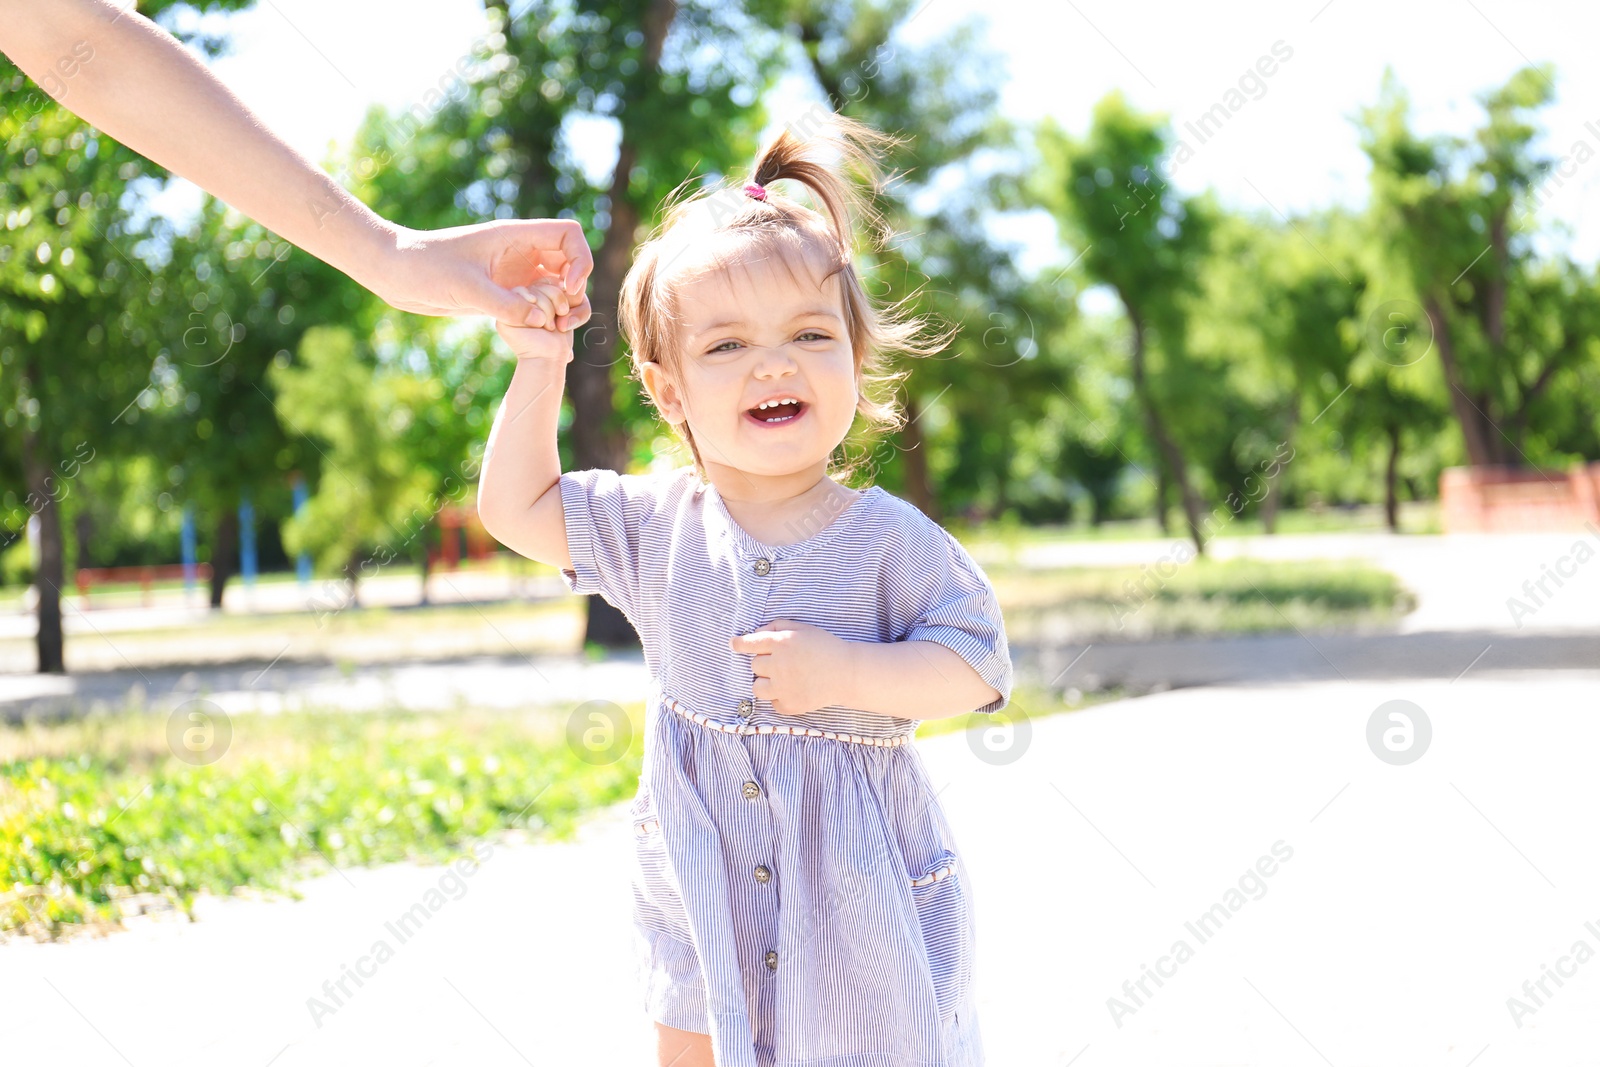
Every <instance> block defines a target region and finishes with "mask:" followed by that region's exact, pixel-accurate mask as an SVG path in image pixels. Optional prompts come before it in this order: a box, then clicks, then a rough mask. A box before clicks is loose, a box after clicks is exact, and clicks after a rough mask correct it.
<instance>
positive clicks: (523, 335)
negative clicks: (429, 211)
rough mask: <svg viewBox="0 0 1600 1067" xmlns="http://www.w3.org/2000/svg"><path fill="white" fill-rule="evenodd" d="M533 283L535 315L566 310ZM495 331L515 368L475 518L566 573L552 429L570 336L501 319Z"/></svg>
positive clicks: (515, 547)
mask: <svg viewBox="0 0 1600 1067" xmlns="http://www.w3.org/2000/svg"><path fill="white" fill-rule="evenodd" d="M533 288H534V289H535V290H538V291H539V292H540V295H541V298H542V301H541V304H539V305H536V306H539V307H540V309H541V310H540V314H539V315H537V316H535V317H538V318H549V319H554V318H556V317H557V316H559V315H561V314H564V313H565V312H566V311H567V301H566V297H565V294H564V293H563V292H562V291H561V290H560V289H558V288H556V287H555V286H548V287H547V286H535V287H533ZM496 329H497V330H498V331H499V333H500V336H501V338H502V339H504V340H505V342H506V344H507V345H509V346H510V347H511V350H512V351H513V352H515V353H516V355H517V369H516V370H515V372H513V373H512V375H511V384H510V385H509V386H507V387H506V395H505V399H503V400H502V401H501V402H500V409H499V410H498V411H496V412H495V416H494V425H493V426H492V427H491V428H490V430H489V442H488V445H487V447H486V448H485V449H484V453H483V467H482V470H481V471H480V472H479V476H478V519H479V521H481V522H482V523H483V528H484V529H485V530H487V531H488V532H489V535H490V536H491V537H493V538H494V539H495V540H497V541H499V542H500V543H501V544H503V545H505V546H506V547H507V548H509V549H511V550H512V551H514V552H518V553H521V554H522V555H524V556H527V557H528V558H529V559H532V560H537V561H538V562H540V563H546V564H549V565H550V566H552V567H558V568H560V569H561V570H571V569H572V559H571V556H570V555H569V554H568V551H567V523H566V513H565V511H564V510H563V508H562V505H561V456H560V454H559V452H557V450H556V426H557V422H558V420H559V418H560V415H561V392H562V389H563V388H564V386H565V385H566V377H567V364H568V363H570V362H571V361H572V333H571V331H562V332H557V331H554V330H548V329H539V328H529V327H524V326H510V325H507V324H506V323H503V322H502V323H498V324H496Z"/></svg>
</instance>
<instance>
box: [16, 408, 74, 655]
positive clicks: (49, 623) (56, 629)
mask: <svg viewBox="0 0 1600 1067" xmlns="http://www.w3.org/2000/svg"><path fill="white" fill-rule="evenodd" d="M42 451H43V449H42V445H41V442H40V440H39V434H38V432H37V431H35V430H23V431H22V466H23V477H24V478H25V479H26V480H27V485H28V504H29V509H30V510H34V513H35V514H36V515H38V516H39V570H38V573H37V574H35V575H34V588H35V589H37V590H38V592H39V607H38V619H39V630H38V634H37V636H36V638H35V642H34V643H35V648H36V650H37V652H38V659H39V673H40V674H65V673H67V665H66V659H65V656H64V651H65V649H64V646H63V642H62V636H61V586H62V584H63V583H64V582H65V581H66V574H65V571H66V567H65V560H64V558H63V556H64V553H63V552H62V545H61V505H60V504H59V503H57V500H56V494H57V493H59V492H60V491H61V482H60V479H59V478H53V477H51V474H50V464H49V463H48V462H46V461H45V459H44V457H43V456H42V455H41V452H42ZM35 509H36V510H35Z"/></svg>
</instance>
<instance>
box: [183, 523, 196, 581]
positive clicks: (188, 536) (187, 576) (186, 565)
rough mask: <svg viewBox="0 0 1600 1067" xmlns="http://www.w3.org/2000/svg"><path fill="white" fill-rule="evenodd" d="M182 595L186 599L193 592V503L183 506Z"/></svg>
mask: <svg viewBox="0 0 1600 1067" xmlns="http://www.w3.org/2000/svg"><path fill="white" fill-rule="evenodd" d="M182 536H183V597H184V599H185V600H188V599H189V597H190V595H191V594H193V593H194V579H195V562H194V555H195V552H194V505H193V504H185V505H184V506H183V535H182Z"/></svg>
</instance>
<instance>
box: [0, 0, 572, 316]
mask: <svg viewBox="0 0 1600 1067" xmlns="http://www.w3.org/2000/svg"><path fill="white" fill-rule="evenodd" d="M127 3H128V8H127V9H123V8H119V7H117V6H116V5H114V4H112V3H111V2H110V0H47V2H39V0H0V51H3V52H4V53H5V54H6V55H7V56H8V57H9V58H10V59H11V60H12V61H13V62H14V63H16V65H17V66H18V67H20V68H21V69H22V70H23V72H24V73H26V74H27V75H28V76H29V77H30V78H32V79H33V80H34V81H35V82H37V83H38V84H39V85H40V86H41V87H42V88H44V89H46V90H47V91H48V92H50V94H51V96H53V97H55V98H56V100H57V102H58V103H60V104H61V105H62V106H63V107H66V108H68V109H69V110H71V111H72V112H73V113H74V114H76V115H78V116H79V117H80V118H83V119H84V120H86V121H87V122H89V123H91V124H93V125H94V126H95V127H96V128H98V129H100V130H102V131H104V132H105V133H106V134H108V135H109V136H111V137H112V138H114V139H115V140H117V141H120V142H121V143H123V144H125V145H127V146H128V147H130V148H132V149H134V150H135V151H137V152H139V153H141V154H142V155H144V156H146V157H148V158H149V159H151V160H153V161H155V162H156V163H159V164H160V165H161V166H163V167H165V168H166V169H168V170H170V171H172V172H174V173H176V174H181V175H183V177H185V178H187V179H189V180H190V181H191V182H193V183H194V184H196V185H198V186H199V187H200V188H202V189H204V190H205V191H206V192H208V193H210V194H211V195H212V196H215V197H216V198H217V199H219V200H222V201H223V202H225V203H227V204H229V205H230V206H232V207H234V208H236V209H237V210H239V211H241V212H243V213H244V214H246V215H248V216H249V217H250V218H252V219H255V220H256V221H257V222H259V223H261V225H263V226H265V227H267V228H268V229H269V230H271V231H273V232H274V233H276V234H278V235H279V236H281V237H283V238H284V239H285V240H288V241H291V242H293V243H294V244H296V245H298V246H299V247H301V248H303V249H305V250H306V251H307V252H310V253H311V254H312V255H314V256H316V257H317V258H318V259H321V260H322V261H324V262H325V263H327V264H329V265H330V266H333V267H335V268H337V269H338V270H341V271H343V272H344V273H346V274H348V275H349V276H350V277H352V278H354V279H355V280H356V281H357V282H360V283H361V284H362V285H364V286H366V287H367V288H368V289H370V290H372V291H373V292H374V293H376V294H377V295H378V296H380V297H382V298H383V299H384V300H386V301H388V302H389V304H391V305H392V306H394V307H396V308H399V309H401V310H403V311H413V312H417V313H418V314H423V315H492V316H494V317H495V318H497V319H500V320H501V321H505V322H511V323H515V324H519V325H528V326H534V325H544V323H543V322H542V321H540V315H539V313H538V311H537V305H535V304H532V303H530V302H529V301H528V300H526V299H525V298H523V297H521V296H519V295H517V294H515V293H513V292H511V291H510V290H511V289H512V287H514V286H518V285H526V284H528V283H530V282H531V281H532V280H534V279H535V278H536V277H537V276H539V275H540V273H541V272H540V268H541V267H544V268H547V269H548V270H550V271H551V272H553V273H554V274H556V275H557V276H558V277H560V278H561V279H562V284H563V285H564V286H565V288H566V289H567V291H568V292H569V293H571V294H572V295H573V296H574V297H575V298H577V299H576V300H575V302H574V306H573V307H572V309H571V312H570V314H568V315H566V316H563V318H562V320H561V321H560V322H558V323H557V324H556V325H557V326H558V327H559V328H561V329H572V328H573V327H575V326H578V325H581V324H582V323H583V322H584V321H586V320H587V319H588V317H589V305H588V301H587V298H584V297H582V296H581V294H582V293H583V291H584V285H585V281H586V279H587V276H588V273H589V270H590V268H591V267H592V266H593V262H594V260H593V256H592V255H591V253H590V251H589V246H588V242H587V241H586V240H585V239H584V235H583V229H582V227H581V226H580V225H579V224H578V223H577V222H575V221H572V220H568V219H534V220H501V221H495V222H487V223H482V224H480V225H476V226H458V227H452V228H449V229H441V230H412V229H408V228H406V227H403V226H398V225H396V224H394V223H391V222H389V221H388V220H386V219H384V218H383V217H381V216H379V215H378V214H376V213H375V212H373V211H372V210H371V209H370V208H368V207H367V206H366V205H365V204H363V203H361V201H359V200H357V199H356V198H355V197H353V196H351V195H350V194H349V193H348V192H347V191H345V189H344V188H343V187H342V186H341V185H340V184H339V183H338V182H336V181H335V180H334V179H333V178H332V177H331V176H330V175H328V174H327V173H326V172H325V171H323V170H322V169H321V168H320V167H318V166H316V165H315V164H313V163H312V162H311V161H309V160H308V159H306V158H305V157H304V156H302V155H301V154H300V153H298V152H296V151H295V150H294V149H293V148H292V147H290V146H289V145H288V144H287V143H286V142H285V141H284V140H283V139H282V138H280V137H279V136H277V135H276V134H275V133H273V132H272V131H271V130H269V129H267V127H266V126H264V125H263V124H262V123H261V120H260V119H259V118H257V117H256V115H255V114H254V113H252V112H251V111H250V109H249V108H247V107H246V106H245V105H244V104H243V103H242V102H241V101H240V100H239V98H238V97H237V96H235V95H234V94H233V92H232V91H230V90H229V89H228V87H227V86H226V85H224V84H223V83H222V82H221V81H219V80H218V79H217V77H216V76H215V75H213V74H212V73H211V71H210V70H209V69H207V68H206V66H205V64H203V63H201V62H200V61H199V60H198V59H196V58H195V57H194V56H193V55H192V54H191V53H190V52H189V51H188V50H187V49H186V48H184V47H183V46H182V45H181V44H180V43H179V42H178V41H177V40H176V39H175V38H173V37H172V35H171V34H169V33H167V32H166V31H165V30H163V29H162V28H161V27H159V26H157V25H156V24H155V23H153V22H151V21H150V20H149V19H147V18H145V17H144V16H143V15H140V14H138V13H137V12H136V11H133V10H131V7H132V0H127ZM86 57H87V58H86ZM68 71H70V75H69V74H67V72H68Z"/></svg>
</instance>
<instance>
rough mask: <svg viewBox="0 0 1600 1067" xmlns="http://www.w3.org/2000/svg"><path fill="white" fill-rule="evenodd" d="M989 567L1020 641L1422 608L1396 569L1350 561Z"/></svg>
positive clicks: (1332, 623) (1224, 629)
mask: <svg viewBox="0 0 1600 1067" xmlns="http://www.w3.org/2000/svg"><path fill="white" fill-rule="evenodd" d="M1163 570H1165V571H1166V573H1165V574H1163V573H1161V572H1159V571H1157V570H1154V569H1152V568H1149V567H1069V568H1057V569H1049V570H1030V569H1026V568H1020V567H1012V566H991V567H988V568H986V573H987V574H988V575H989V578H990V580H991V581H992V582H993V583H994V586H995V592H996V594H997V595H998V596H999V598H1000V603H1001V605H1002V608H1003V610H1004V612H1005V616H1006V629H1007V634H1008V636H1010V638H1011V640H1012V641H1013V643H1022V642H1033V641H1049V642H1062V641H1078V640H1096V639H1103V638H1120V639H1129V640H1133V639H1140V638H1148V637H1174V636H1193V635H1203V634H1239V633H1265V632H1272V631H1285V630H1291V629H1300V630H1309V629H1317V630H1326V629H1372V628H1381V627H1386V626H1389V625H1392V624H1393V623H1395V622H1396V621H1398V620H1399V618H1400V617H1401V616H1403V615H1404V614H1405V613H1406V612H1408V611H1410V610H1411V609H1412V608H1414V607H1415V606H1416V600H1415V597H1413V596H1412V594H1411V593H1410V592H1409V591H1407V590H1406V589H1405V587H1404V586H1402V585H1401V583H1400V580H1399V579H1398V578H1396V577H1395V576H1394V575H1392V574H1390V573H1389V572H1388V571H1385V570H1381V569H1379V568H1377V567H1373V566H1371V565H1369V564H1365V563H1360V562H1353V561H1346V560H1304V561H1266V560H1248V559H1236V560H1226V561H1221V562H1218V561H1215V560H1211V559H1195V560H1191V561H1190V562H1188V563H1182V564H1178V563H1167V564H1164V565H1163Z"/></svg>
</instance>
